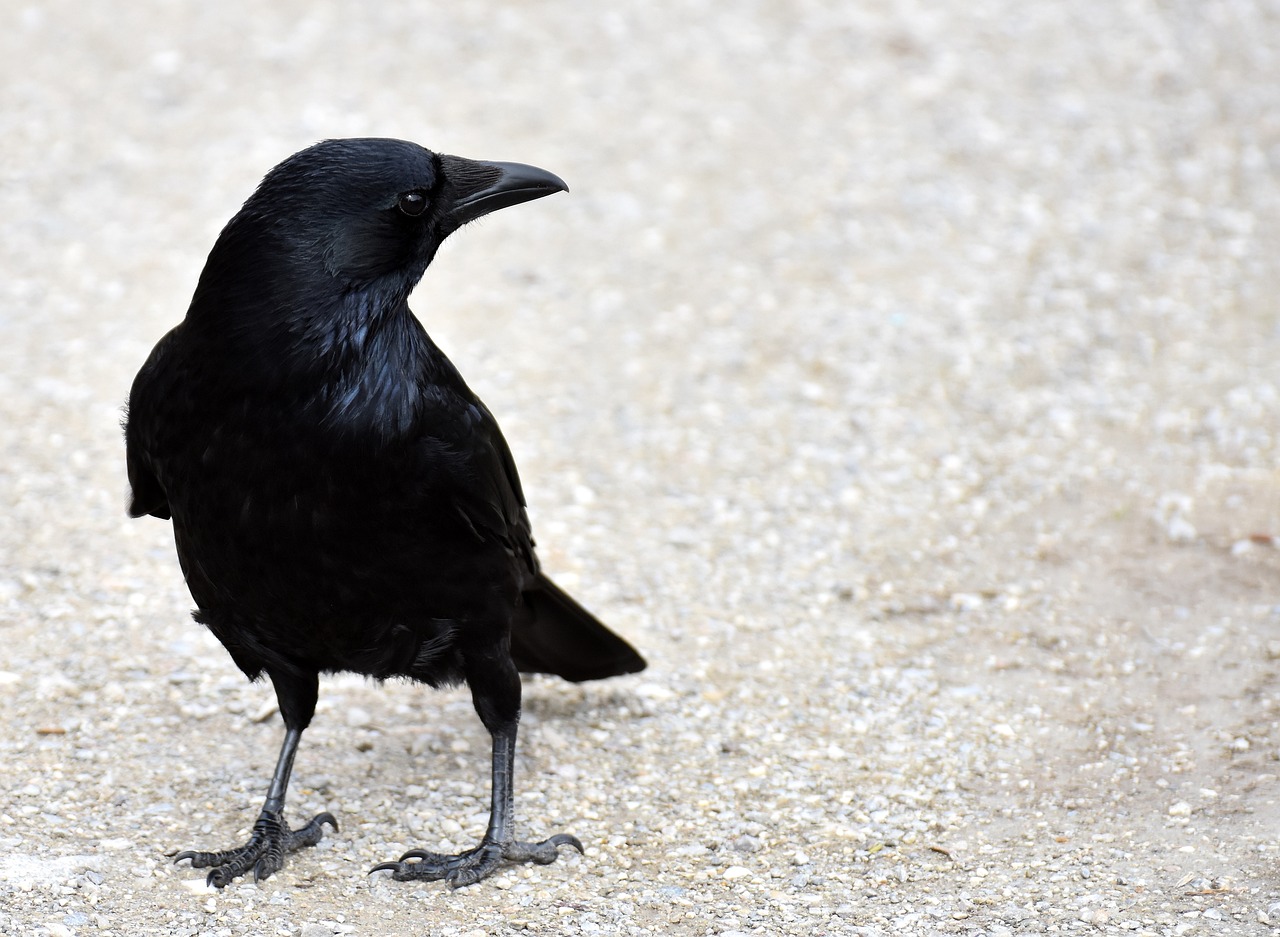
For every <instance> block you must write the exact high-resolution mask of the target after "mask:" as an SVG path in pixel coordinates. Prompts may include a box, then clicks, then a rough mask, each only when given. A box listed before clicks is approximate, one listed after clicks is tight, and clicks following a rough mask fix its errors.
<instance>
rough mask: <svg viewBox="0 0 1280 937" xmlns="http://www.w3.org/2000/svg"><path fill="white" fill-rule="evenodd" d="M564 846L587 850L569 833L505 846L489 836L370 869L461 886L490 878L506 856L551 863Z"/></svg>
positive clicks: (409, 854)
mask: <svg viewBox="0 0 1280 937" xmlns="http://www.w3.org/2000/svg"><path fill="white" fill-rule="evenodd" d="M561 846H572V847H573V848H574V849H576V850H578V852H583V851H584V850H583V848H582V843H581V841H580V840H579V839H578V838H577V837H576V836H573V835H571V834H569V833H557V834H555V835H554V836H550V837H548V838H547V839H544V840H543V841H542V842H540V843H521V842H513V843H508V844H507V845H506V846H500V845H499V844H498V843H495V842H491V841H487V840H486V841H483V842H481V843H480V845H479V846H476V847H475V848H474V849H468V850H467V851H466V852H460V853H458V854H457V855H452V856H450V855H443V854H441V853H438V852H429V851H427V850H425V849H410V850H409V851H408V852H406V853H405V854H404V855H402V856H401V857H400V858H399V859H398V860H397V861H395V862H382V863H379V864H378V865H375V866H374V867H373V868H372V869H370V870H369V874H370V875H372V874H373V873H374V872H390V873H391V877H392V878H393V879H395V880H396V881H397V882H408V881H427V882H434V881H439V880H440V879H444V880H445V881H446V882H447V883H448V884H449V887H451V888H462V887H463V886H465V885H474V884H475V883H476V882H478V881H480V880H481V879H484V878H487V877H488V876H489V875H491V874H492V873H493V871H494V869H496V868H497V867H498V865H499V864H500V863H502V862H503V861H504V860H505V861H507V862H533V863H535V864H537V865H549V864H550V863H552V862H555V861H556V857H557V856H558V855H559V847H561Z"/></svg>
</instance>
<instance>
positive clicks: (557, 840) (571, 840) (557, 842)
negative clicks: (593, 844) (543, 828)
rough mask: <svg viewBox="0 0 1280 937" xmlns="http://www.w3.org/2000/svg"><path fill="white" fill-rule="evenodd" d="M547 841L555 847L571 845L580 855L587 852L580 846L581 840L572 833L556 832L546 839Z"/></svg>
mask: <svg viewBox="0 0 1280 937" xmlns="http://www.w3.org/2000/svg"><path fill="white" fill-rule="evenodd" d="M547 842H548V843H550V844H551V845H553V846H557V847H559V846H572V847H573V848H574V849H576V850H578V853H579V854H580V855H583V856H585V855H586V854H587V851H586V850H585V849H583V848H582V841H581V840H580V839H578V837H576V836H574V835H573V834H572V833H557V834H556V835H555V836H552V837H550V838H549V839H547Z"/></svg>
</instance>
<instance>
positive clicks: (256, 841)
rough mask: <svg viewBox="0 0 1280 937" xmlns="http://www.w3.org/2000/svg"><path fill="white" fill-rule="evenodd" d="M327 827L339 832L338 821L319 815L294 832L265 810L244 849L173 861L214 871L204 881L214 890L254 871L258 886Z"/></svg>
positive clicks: (185, 855)
mask: <svg viewBox="0 0 1280 937" xmlns="http://www.w3.org/2000/svg"><path fill="white" fill-rule="evenodd" d="M326 823H328V824H329V825H330V826H331V827H333V829H334V831H335V832H336V831H337V829H338V821H337V820H335V819H334V818H333V814H331V813H328V812H326V813H318V814H316V815H315V816H314V817H312V818H311V820H310V822H308V823H307V824H306V825H305V826H302V827H299V828H298V829H296V830H291V829H289V827H288V825H287V824H286V823H285V822H284V817H283V815H282V814H280V813H277V812H270V813H269V812H267V811H265V810H264V811H263V812H262V813H261V814H260V815H259V816H258V822H256V823H255V824H254V825H253V832H252V833H251V834H250V835H249V841H248V842H247V843H245V844H244V845H243V846H240V847H239V848H237V849H228V850H227V851H225V852H199V851H197V850H194V849H188V850H186V851H184V852H180V853H178V854H177V855H176V856H174V857H173V861H174V862H181V861H182V860H183V859H190V860H191V867H192V868H193V869H208V868H210V867H212V870H211V871H210V872H209V877H208V878H207V879H206V880H205V881H206V882H208V884H210V885H212V886H213V887H214V888H223V887H224V886H226V885H227V884H228V883H230V881H231V880H232V879H233V878H235V877H236V876H238V875H245V874H247V873H248V872H249V871H250V870H252V871H253V880H254V881H255V882H257V881H261V880H262V879H264V878H267V877H268V876H270V875H271V873H272V872H278V871H279V870H280V868H281V867H282V866H283V865H284V856H285V853H288V852H293V851H294V850H295V849H301V848H302V847H303V846H314V845H315V844H316V843H318V842H320V839H321V837H322V836H324V825H325V824H326Z"/></svg>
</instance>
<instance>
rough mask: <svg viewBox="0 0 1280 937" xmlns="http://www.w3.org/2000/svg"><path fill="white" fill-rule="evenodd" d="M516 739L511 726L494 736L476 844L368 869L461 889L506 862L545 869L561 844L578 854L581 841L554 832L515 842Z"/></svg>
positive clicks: (418, 852) (413, 854)
mask: <svg viewBox="0 0 1280 937" xmlns="http://www.w3.org/2000/svg"><path fill="white" fill-rule="evenodd" d="M515 736H516V732H515V725H514V724H512V726H511V730H510V732H509V733H506V732H504V733H500V734H497V735H495V736H494V737H493V802H492V806H491V808H490V813H489V829H488V830H486V831H485V834H484V839H482V840H481V841H480V845H478V846H476V847H475V848H474V849H468V850H466V851H465V852H460V853H458V854H456V855H447V854H444V853H438V852H428V851H427V850H425V849H410V850H409V851H408V852H406V853H405V854H404V855H403V856H401V857H400V859H399V860H398V861H396V862H384V863H382V864H381V865H376V866H374V867H373V868H372V869H370V870H369V871H370V872H379V871H383V870H388V871H390V872H391V877H392V878H393V879H395V880H396V881H398V882H408V881H428V882H434V881H437V880H439V879H444V880H445V881H446V882H448V884H449V885H450V886H452V887H453V888H461V887H462V886H464V885H473V884H475V883H476V882H478V881H480V880H481V879H482V878H486V877H488V876H489V875H490V874H491V873H492V872H493V870H494V869H496V868H497V867H498V864H499V863H501V862H503V861H504V860H505V861H507V862H535V863H537V864H538V865H548V864H550V863H552V862H555V861H556V856H557V855H558V854H559V853H558V847H560V846H572V847H573V848H574V849H576V850H578V852H582V843H581V842H579V841H578V838H577V837H576V836H573V835H571V834H569V833H557V834H555V835H554V836H551V837H548V838H547V839H544V840H543V841H542V842H540V843H523V842H518V841H517V840H516V839H515V836H514V833H513V830H512V814H513V812H514V809H515V808H514V796H513V792H512V786H511V780H512V773H513V763H512V760H513V759H512V756H513V755H514V753H515Z"/></svg>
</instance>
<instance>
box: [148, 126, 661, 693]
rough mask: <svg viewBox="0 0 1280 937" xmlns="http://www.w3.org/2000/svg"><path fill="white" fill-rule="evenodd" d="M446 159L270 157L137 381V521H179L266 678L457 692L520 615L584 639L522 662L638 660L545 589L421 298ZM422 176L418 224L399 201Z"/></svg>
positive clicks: (474, 410)
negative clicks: (465, 660)
mask: <svg viewBox="0 0 1280 937" xmlns="http://www.w3.org/2000/svg"><path fill="white" fill-rule="evenodd" d="M449 159H452V158H451V157H443V158H442V157H438V156H436V155H435V154H432V153H430V152H429V151H427V150H424V149H422V148H420V147H417V146H415V145H413V144H408V143H402V142H399V141H387V140H344V141H329V142H327V143H324V144H319V145H317V146H316V147H313V148H311V149H310V150H306V151H303V152H302V153H300V154H298V155H296V156H294V157H292V158H291V159H290V160H287V161H286V162H285V163H283V164H281V165H280V166H278V167H277V168H276V169H275V170H273V171H272V172H271V173H270V174H269V175H268V176H267V177H266V178H265V179H264V180H263V182H262V184H261V186H260V187H259V188H258V190H257V191H256V192H255V193H254V195H253V196H252V197H251V198H250V199H249V200H248V202H246V204H245V206H244V207H243V209H242V210H241V211H240V212H239V213H238V214H237V215H236V216H235V217H234V218H233V219H232V220H231V221H230V222H229V223H228V225H227V226H226V228H225V229H224V231H223V232H222V234H221V236H220V237H219V239H218V241H217V243H216V245H215V246H214V248H213V250H212V252H211V254H210V256H209V260H208V263H207V265H206V267H205V270H204V272H203V274H202V275H201V278H200V282H199V286H198V288H197V290H196V293H195V296H194V298H193V300H192V303H191V306H190V308H189V310H188V312H187V316H186V319H185V320H184V321H183V322H182V323H181V324H180V325H179V326H177V328H175V329H174V330H173V331H171V332H170V333H169V334H168V335H167V336H165V338H164V339H162V340H161V341H160V343H159V344H158V345H157V346H156V348H155V350H154V351H153V352H152V354H151V357H150V358H149V359H148V361H147V363H146V364H145V365H144V366H143V368H142V370H141V371H140V372H139V374H138V376H137V379H136V380H135V382H134V385H133V388H132V391H131V393H130V397H129V409H128V419H127V424H126V440H127V449H128V453H127V454H128V469H129V479H130V484H131V487H132V493H133V497H132V503H131V506H130V513H132V514H133V515H134V516H139V515H142V514H152V515H154V516H157V517H172V519H173V524H174V532H175V538H176V542H177V548H178V554H179V558H180V560H181V562H182V567H183V571H184V573H185V575H186V578H187V582H188V585H189V586H190V589H191V592H192V595H193V596H194V598H195V600H196V604H197V606H198V612H197V617H198V618H199V620H201V621H202V622H204V623H205V624H207V625H208V626H209V627H210V628H211V629H212V631H213V632H214V634H215V635H217V637H218V638H219V640H221V641H222V643H223V644H224V645H226V647H227V649H228V650H229V651H230V652H231V654H232V656H233V657H234V658H235V660H236V663H237V664H238V665H239V666H240V667H241V668H242V669H243V670H244V671H245V672H246V673H247V674H249V675H250V676H251V677H256V676H257V675H258V674H260V673H261V672H263V671H264V670H285V671H290V672H317V671H319V672H323V671H341V670H350V671H355V672H359V673H365V674H370V675H372V676H375V677H387V676H393V675H401V676H409V677H413V678H415V679H419V680H422V681H425V682H427V683H431V684H439V683H448V682H452V681H456V680H458V679H460V678H461V677H462V671H461V669H460V666H459V657H458V653H457V649H458V643H459V641H462V640H465V641H479V642H491V643H493V644H495V645H504V644H505V643H506V642H507V640H508V638H507V632H508V630H509V629H510V628H511V627H512V626H513V625H514V626H517V627H519V628H521V629H527V632H528V634H523V633H522V634H521V636H520V637H518V638H517V639H516V644H517V645H518V646H521V647H527V646H529V645H531V644H536V643H537V642H536V639H534V638H533V637H532V635H534V634H536V633H537V631H538V627H539V621H538V612H537V611H536V610H538V609H540V608H543V607H546V608H547V609H548V614H549V615H550V614H553V615H554V619H555V621H556V622H560V623H562V624H563V623H564V622H565V621H566V618H567V619H568V621H569V623H570V632H571V631H572V623H573V622H574V621H576V622H577V623H578V624H579V626H580V628H581V630H582V632H583V635H584V642H583V644H582V646H581V647H577V646H575V644H574V642H573V639H572V637H571V636H570V635H568V634H564V635H560V637H558V638H557V640H556V641H555V643H554V646H549V647H546V648H542V649H541V652H540V653H537V654H534V653H527V654H524V655H523V656H522V657H521V661H522V662H523V663H525V664H526V665H527V667H528V668H529V669H536V670H540V671H546V672H551V673H560V672H564V674H565V675H566V676H568V677H569V678H570V679H581V677H580V676H578V675H579V674H581V673H583V672H584V668H585V672H590V673H592V674H593V675H594V676H608V675H611V674H612V673H627V672H632V671H634V670H637V669H640V668H641V667H642V666H643V661H642V660H641V658H640V657H639V656H638V655H636V654H635V652H634V651H633V650H631V649H630V646H629V645H627V644H626V642H623V641H622V640H621V639H620V638H617V637H616V636H614V635H613V634H612V632H609V631H608V630H607V629H605V628H604V626H603V625H601V624H600V623H599V622H598V621H597V620H596V619H595V618H594V617H592V616H590V615H589V614H588V613H586V612H585V611H584V610H581V609H580V607H576V606H575V611H573V612H572V614H567V613H566V612H565V609H564V605H563V603H562V602H560V601H558V598H552V599H551V600H549V601H546V602H545V603H544V602H541V601H539V599H538V594H539V593H541V592H544V591H549V590H552V589H554V587H551V586H549V585H548V583H547V580H546V578H545V577H543V576H542V575H541V573H540V571H539V568H538V561H537V558H536V555H535V553H534V547H533V540H532V537H531V533H530V526H529V519H528V516H527V514H526V513H525V506H524V496H523V493H522V491H521V487H520V481H519V478H518V476H517V474H516V469H515V465H514V462H513V460H512V458H511V453H510V451H509V449H508V447H507V444H506V441H505V440H504V439H503V437H502V434H501V432H500V431H499V429H498V425H497V423H496V421H495V420H494V419H493V417H492V415H491V414H490V413H489V411H488V410H487V409H486V408H485V406H484V405H483V404H482V403H481V402H480V401H479V399H477V398H476V396H475V395H474V394H473V393H472V392H471V390H470V389H469V388H468V387H467V385H466V384H465V383H464V382H463V380H462V378H461V376H460V375H459V374H458V372H457V370H456V369H455V368H454V367H453V365H452V364H451V363H450V362H449V361H448V359H447V358H446V357H445V356H444V354H443V353H442V352H441V351H440V350H439V349H438V348H437V347H436V346H435V344H434V343H433V342H432V341H431V339H430V338H429V337H428V335H427V333H426V331H425V330H424V329H423V327H422V325H421V324H420V323H419V321H418V320H417V319H416V318H415V317H414V316H413V314H412V313H411V312H410V310H409V307H408V305H407V297H408V294H409V292H410V290H411V289H412V288H413V286H414V285H415V284H416V282H417V281H418V279H419V278H420V277H421V275H422V273H423V271H424V270H425V269H426V267H427V265H428V264H429V262H430V260H431V258H432V257H433V256H434V254H435V250H436V248H437V247H438V246H439V243H440V241H441V240H443V238H444V237H446V236H447V235H448V234H449V233H450V232H451V231H452V230H453V228H454V227H456V224H455V223H454V220H453V219H451V217H450V214H449V211H448V208H449V206H450V204H451V200H454V199H456V191H455V190H456V183H455V182H454V180H452V179H451V178H450V177H449V176H447V175H446V173H445V171H444V166H445V165H447V164H445V163H443V162H442V160H449ZM410 191H414V192H421V193H423V194H424V195H425V197H426V198H427V200H428V206H429V207H428V209H427V211H426V212H425V213H424V215H425V216H424V217H420V218H413V217H409V216H407V215H405V214H404V213H403V212H401V211H400V210H398V208H397V198H398V197H399V196H401V195H402V194H403V193H405V192H410ZM550 594H551V595H553V596H557V597H558V594H559V591H558V590H554V592H550ZM531 610H534V611H533V613H532V614H531ZM556 633H557V634H560V632H559V631H557V632H556ZM602 635H608V636H609V638H602ZM610 639H611V640H610Z"/></svg>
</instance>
